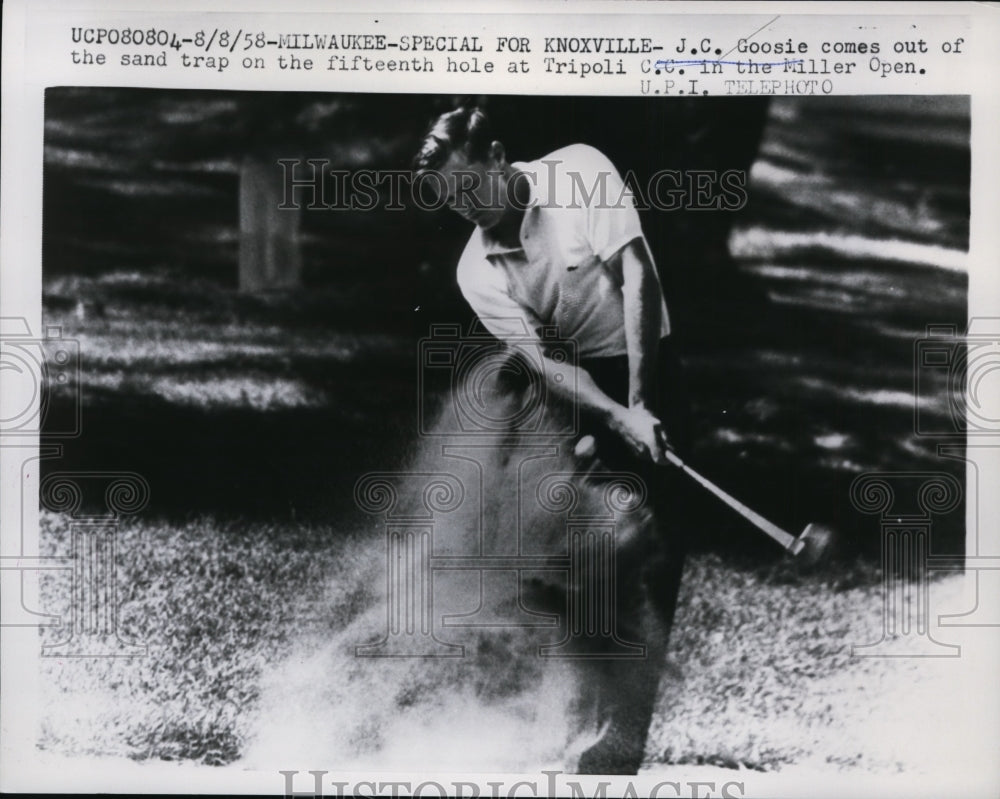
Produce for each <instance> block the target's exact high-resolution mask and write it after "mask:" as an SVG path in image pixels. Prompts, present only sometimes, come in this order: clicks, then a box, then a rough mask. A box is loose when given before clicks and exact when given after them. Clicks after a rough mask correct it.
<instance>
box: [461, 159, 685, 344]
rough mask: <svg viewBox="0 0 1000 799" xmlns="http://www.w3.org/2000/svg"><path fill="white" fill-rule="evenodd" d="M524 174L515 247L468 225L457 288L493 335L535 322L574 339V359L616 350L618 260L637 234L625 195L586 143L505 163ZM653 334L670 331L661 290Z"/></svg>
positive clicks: (619, 334) (532, 327)
mask: <svg viewBox="0 0 1000 799" xmlns="http://www.w3.org/2000/svg"><path fill="white" fill-rule="evenodd" d="M513 166H514V168H515V169H517V170H520V171H521V172H524V173H525V174H526V175H527V176H528V182H529V186H530V201H529V203H528V208H527V210H526V211H525V213H524V218H523V219H522V221H521V229H520V242H521V246H520V247H517V248H508V247H505V246H502V245H500V244H498V243H497V242H496V241H495V240H494V239H493V238H492V237H491V236H489V234H488V233H487V232H486V231H483V230H482V229H481V228H478V227H477V228H476V230H475V231H474V232H473V234H472V236H471V238H470V239H469V242H468V244H467V245H466V247H465V251H464V252H463V253H462V257H461V259H460V260H459V263H458V285H459V288H460V289H461V290H462V294H463V295H464V296H465V299H466V300H467V301H468V303H469V304H470V305H471V306H472V309H473V310H474V311H475V312H476V315H477V316H478V317H479V319H480V321H481V322H482V324H483V325H484V326H485V327H486V329H487V330H489V331H490V332H491V333H492V334H493V335H495V336H496V337H497V338H499V339H506V338H512V337H517V338H520V339H523V338H524V335H525V330H529V331H532V332H535V331H537V330H538V328H539V327H541V326H543V325H554V326H556V327H557V328H558V331H559V336H560V338H564V339H572V340H574V341H575V342H576V347H577V354H578V356H579V357H581V358H601V357H607V356H613V355H624V354H626V352H627V349H626V344H625V314H624V306H623V301H622V282H623V281H622V268H621V259H620V258H619V257H616V256H618V255H619V252H620V251H621V249H622V248H623V247H625V245H627V244H629V243H631V242H632V241H635V240H636V239H639V240H641V241H642V245H643V247H645V248H646V253H647V255H648V256H649V259H650V263H655V261H653V256H652V253H651V252H650V251H649V245H648V243H647V242H646V238H645V236H644V235H643V233H642V226H641V225H640V223H639V214H638V212H637V211H636V209H635V203H634V199H633V197H632V193H631V192H630V191H629V189H628V188H627V187H626V186H625V184H624V182H623V181H622V179H621V176H620V175H619V174H618V171H617V170H616V169H615V167H614V165H613V164H612V163H611V161H609V160H608V158H607V157H606V156H604V154H603V153H601V152H600V151H599V150H596V149H594V148H593V147H590V146H588V145H585V144H573V145H570V146H569V147H564V148H562V149H561V150H556V151H555V152H553V153H550V154H549V155H547V156H545V157H544V158H542V159H539V160H538V161H531V162H528V163H514V164H513ZM660 305H661V314H662V323H661V335H663V336H666V335H669V333H670V321H669V319H668V317H667V306H666V303H665V302H664V300H663V292H662V290H661V291H660Z"/></svg>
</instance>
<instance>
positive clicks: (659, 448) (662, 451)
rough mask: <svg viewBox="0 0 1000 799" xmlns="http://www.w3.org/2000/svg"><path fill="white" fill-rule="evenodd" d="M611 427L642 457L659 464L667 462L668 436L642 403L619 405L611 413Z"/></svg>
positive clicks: (658, 421)
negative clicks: (627, 406)
mask: <svg viewBox="0 0 1000 799" xmlns="http://www.w3.org/2000/svg"><path fill="white" fill-rule="evenodd" d="M611 429H612V430H613V431H614V432H615V433H617V434H618V435H619V436H621V438H622V440H623V441H624V442H625V443H626V444H628V446H629V448H630V449H631V450H632V451H633V452H635V454H636V455H638V456H639V457H640V458H646V459H647V460H651V461H653V463H658V464H664V463H666V462H667V455H666V452H667V436H666V433H665V432H664V431H663V425H662V424H661V422H660V420H659V419H657V418H656V417H655V416H654V415H653V414H652V413H650V412H649V411H648V410H647V409H646V408H644V407H642V406H641V405H635V406H633V407H631V408H625V407H623V406H619V408H618V409H616V410H615V411H614V412H613V413H612V414H611Z"/></svg>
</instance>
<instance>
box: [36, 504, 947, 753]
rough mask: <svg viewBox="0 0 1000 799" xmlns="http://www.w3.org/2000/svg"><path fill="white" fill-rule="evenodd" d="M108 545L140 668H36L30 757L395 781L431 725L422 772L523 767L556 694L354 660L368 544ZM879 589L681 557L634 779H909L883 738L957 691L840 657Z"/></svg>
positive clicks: (51, 599) (217, 529) (283, 530)
mask: <svg viewBox="0 0 1000 799" xmlns="http://www.w3.org/2000/svg"><path fill="white" fill-rule="evenodd" d="M70 528H71V525H70V523H69V520H68V519H66V518H65V517H62V516H60V515H56V514H51V513H47V514H45V515H44V516H43V522H42V540H43V541H45V542H46V543H47V549H48V551H49V552H50V553H56V552H60V551H66V550H67V549H68V547H69V540H68V539H69V535H70ZM119 537H120V538H119V540H120V546H119V553H120V557H119V571H118V589H119V592H120V597H121V626H120V634H121V637H122V638H123V639H124V640H127V641H133V642H142V643H145V644H146V645H147V646H148V654H147V655H146V656H145V657H136V658H118V659H108V658H43V660H42V669H43V676H44V685H45V690H44V696H45V712H44V716H45V724H44V732H43V736H42V741H41V745H42V747H43V748H44V749H47V750H50V751H54V752H59V753H64V754H72V755H83V754H87V755H119V756H121V755H127V756H128V757H130V758H133V759H137V760H146V759H159V760H182V761H194V762H197V763H202V764H206V765H222V764H226V763H231V762H234V761H238V760H240V759H241V758H243V757H245V756H247V755H248V753H250V754H253V753H254V752H256V753H257V755H256V756H257V757H258V758H260V757H262V756H264V755H262V754H261V752H262V751H263V752H265V753H268V754H269V756H271V757H275V756H277V755H276V753H275V750H274V748H273V743H274V738H275V736H276V735H277V736H279V737H280V738H282V739H284V740H285V744H286V752H287V754H288V757H292V753H291V752H288V750H287V746H288V742H289V741H290V740H293V741H295V744H294V753H295V754H296V755H298V756H299V757H301V758H303V759H304V760H306V761H307V762H312V763H313V764H315V763H317V762H322V763H331V762H333V763H336V764H338V765H340V764H345V766H346V765H347V764H355V763H361V764H364V763H365V762H368V761H366V760H365V758H366V757H368V758H371V759H372V760H371V761H370V762H374V763H386V760H389V761H390V763H389V764H391V758H392V757H393V755H394V754H395V755H396V756H401V750H403V749H404V748H406V749H407V751H409V753H410V754H412V751H411V750H412V748H413V740H414V738H415V737H419V736H420V735H421V734H428V731H429V730H430V731H432V732H433V733H434V734H435V735H436V736H437V737H433V736H432V737H433V740H434V745H433V747H432V749H431V750H429V751H428V752H426V753H424V756H425V757H430V758H434V757H437V755H435V754H433V753H440V752H444V751H453V752H454V751H457V752H461V753H462V757H463V760H461V761H460V762H462V763H466V764H468V762H469V759H470V758H472V765H473V766H474V765H475V759H474V758H475V756H477V755H478V756H481V757H482V758H483V764H482V765H483V767H486V766H488V765H489V764H490V763H493V764H494V765H496V764H497V763H499V764H500V765H506V766H511V765H514V766H516V765H519V764H520V765H522V766H525V765H530V761H529V758H530V756H537V752H538V751H539V749H538V743H539V741H542V740H544V738H543V736H542V732H545V731H546V730H545V729H543V726H542V722H543V721H546V720H545V719H542V718H539V717H538V716H537V715H536V707H538V706H541V703H543V702H544V701H546V698H548V699H549V701H551V697H552V696H555V695H557V693H556V694H550V693H547V691H549V690H550V689H551V687H552V686H551V685H550V684H548V683H544V682H536V679H541V680H542V681H544V680H545V679H546V678H545V675H544V674H543V675H541V676H540V677H539V673H538V669H539V668H540V665H539V663H537V662H535V663H532V664H529V666H530V668H529V666H525V664H526V663H528V661H529V660H531V658H528V660H526V659H525V658H526V656H525V654H524V652H519V651H516V647H517V641H516V640H511V639H509V638H505V637H504V636H503V635H497V634H496V633H491V634H490V636H489V637H488V640H489V641H490V644H489V646H483V645H480V646H479V648H477V649H475V650H474V654H473V656H472V657H470V658H469V659H468V662H461V663H460V662H448V663H447V664H446V667H444V666H440V665H439V664H434V663H431V664H428V662H427V661H422V660H416V661H414V660H411V659H407V660H404V661H395V662H392V663H386V662H385V661H371V660H364V661H358V660H355V659H354V658H352V657H351V656H350V650H351V648H352V646H353V645H354V644H357V643H364V642H366V641H368V640H372V635H373V633H374V634H376V636H377V634H378V628H379V624H380V621H381V619H382V614H383V613H384V611H383V610H382V606H381V605H380V603H379V602H378V598H379V597H378V594H379V587H378V581H377V580H372V579H371V575H372V574H378V573H379V568H378V564H379V557H380V552H381V549H380V547H381V543H380V541H379V539H378V537H377V536H375V537H373V536H370V535H368V534H366V532H365V531H364V530H359V531H356V533H355V534H354V535H346V536H345V534H344V531H343V530H334V529H331V528H318V527H309V526H304V525H302V526H297V525H291V526H290V525H283V526H281V527H275V526H272V525H267V524H252V523H251V524H233V523H220V522H218V521H216V520H213V519H211V518H199V519H196V520H192V521H190V522H189V523H187V524H184V525H172V524H162V523H161V524H156V523H150V522H146V521H142V520H138V519H137V520H133V521H129V522H125V523H123V524H122V526H121V529H120V532H119ZM373 568H374V571H373ZM878 578H879V573H878V570H877V569H876V568H875V567H873V566H871V565H868V564H866V563H864V562H862V561H859V562H857V563H855V564H854V565H853V567H851V568H848V569H843V570H838V571H836V572H829V571H828V572H826V573H814V574H803V573H801V572H798V571H795V570H791V569H789V568H788V566H787V565H785V564H783V563H782V562H775V563H773V564H770V565H760V566H757V567H756V568H747V566H746V565H745V564H740V563H736V562H732V561H727V560H725V559H723V558H721V557H719V556H718V555H713V554H701V555H697V556H695V557H694V558H693V559H692V560H691V562H690V563H689V566H688V569H687V573H686V577H685V583H684V588H683V590H682V598H681V605H680V608H679V610H678V618H677V624H676V627H675V631H674V639H673V644H672V647H671V656H670V660H669V663H668V664H665V666H666V668H665V675H666V676H665V680H664V688H663V692H662V695H661V698H660V708H659V711H658V713H657V715H656V719H655V721H654V726H653V729H652V731H651V735H650V742H649V747H648V753H647V758H648V762H647V767H656V766H658V765H662V764H708V765H716V766H723V767H727V768H740V767H742V768H749V769H755V770H761V771H773V770H780V769H782V768H785V767H788V766H791V765H794V764H801V763H803V762H806V763H810V762H811V763H818V764H821V765H823V766H824V767H827V768H841V769H864V770H868V771H874V772H878V773H883V772H888V773H892V772H895V771H897V770H904V769H912V768H922V767H926V766H927V763H926V762H924V761H923V760H920V761H915V760H914V759H913V758H912V756H910V755H908V753H907V751H906V750H905V748H902V747H900V748H893V746H892V745H891V741H892V739H893V735H895V736H896V737H897V738H898V737H899V735H900V734H901V733H905V732H906V731H907V725H909V724H910V723H911V722H912V718H911V714H912V713H913V712H914V700H919V699H920V698H922V697H924V698H926V697H928V696H930V695H931V694H929V693H928V692H930V691H931V690H932V689H933V691H936V692H938V693H939V694H940V693H941V692H947V691H949V690H952V689H953V686H952V685H951V684H950V683H949V680H948V677H947V674H942V673H934V672H928V671H927V665H928V664H927V663H921V662H919V661H914V660H912V659H895V660H894V659H880V660H873V659H865V658H852V657H851V656H850V646H851V645H852V644H864V643H868V642H871V641H874V640H877V639H878V637H879V634H880V632H881V617H880V610H881V588H880V582H879V579H878ZM956 585H957V584H956V583H955V581H954V578H951V579H949V580H944V581H937V582H936V583H935V586H936V587H935V590H936V591H938V592H944V593H945V594H947V595H949V596H952V600H951V601H954V596H953V595H954V594H955V592H956ZM68 588H69V586H68V578H65V577H64V578H61V579H57V578H48V579H47V580H46V581H45V583H44V584H43V590H44V595H45V606H46V607H53V608H59V609H60V610H61V611H62V612H65V611H66V607H67V601H68ZM43 637H44V639H46V640H48V641H49V642H51V641H54V640H57V639H58V633H57V631H54V630H48V631H46V632H45V633H44V636H43ZM484 640H485V639H484ZM518 658H520V660H518ZM526 668H529V670H527V671H526V670H525V669H526ZM901 683H902V684H904V685H905V690H900V684H901ZM498 685H499V686H500V687H499V688H498ZM543 685H548V688H547V689H544V690H543ZM894 685H895V686H896V688H895V689H893V686H894ZM504 686H505V687H504ZM901 697H902V698H908V700H910V701H908V702H906V703H900V702H899V700H900V698H901ZM459 699H461V701H459ZM893 702H896V703H897V704H896V705H895V706H893V704H892V703H893ZM536 703H538V704H536ZM279 707H280V708H281V710H280V711H279V710H278V709H277V708H279ZM418 711H419V712H418ZM888 711H892V712H888ZM954 712H955V711H954V710H953V711H952V714H953V715H954ZM400 719H403V721H400ZM470 719H473V720H475V721H477V722H479V723H481V722H482V720H483V719H491V720H492V722H491V728H492V729H493V731H494V733H495V740H494V738H493V737H491V736H487V738H486V740H487V741H489V742H490V749H489V751H488V752H480V751H477V750H475V748H474V747H473V748H472V750H470V747H469V745H468V743H467V742H466V743H463V742H462V741H461V740H457V735H458V733H457V732H456V729H463V728H462V727H461V722H463V721H465V722H468V721H469V720H470ZM547 721H548V722H551V721H552V719H551V718H549V719H548V720H547ZM390 722H391V723H390ZM503 725H506V728H505V727H504V726H503ZM872 725H876V727H877V728H878V729H882V730H883V732H884V736H883V737H882V738H881V739H880V743H879V744H878V745H876V746H871V745H870V743H871V739H872V736H871V735H868V736H867V740H868V741H869V744H865V745H862V744H861V743H860V742H859V741H860V740H861V739H862V736H859V730H861V729H872ZM877 725H881V727H878V726H877ZM515 730H516V737H515V736H514V731H515ZM533 731H534V732H535V733H536V734H535V737H534V738H533V737H532V734H533ZM467 733H468V730H464V732H463V733H462V735H465V734H467ZM373 735H374V736H375V737H374V738H372V737H371V736H373ZM261 736H263V739H264V740H265V741H267V740H268V739H270V743H268V744H262V743H261V742H260V741H259V740H258V739H260V738H261ZM907 740H909V738H907ZM405 741H409V742H410V743H409V745H408V746H406V747H404V742H405ZM505 741H506V743H505ZM526 742H531V743H530V746H529V745H528V744H527V743H526ZM449 744H451V745H452V746H457V747H458V749H451V750H449ZM262 747H263V748H262ZM504 747H506V748H504ZM310 757H311V758H313V759H312V760H309V758H310ZM491 758H492V760H491ZM505 758H506V759H505ZM518 758H520V759H518ZM428 762H437V761H435V760H433V759H432V760H430V761H427V760H425V761H424V763H425V764H426V763H428ZM444 762H447V760H445V761H444ZM387 765H388V764H387Z"/></svg>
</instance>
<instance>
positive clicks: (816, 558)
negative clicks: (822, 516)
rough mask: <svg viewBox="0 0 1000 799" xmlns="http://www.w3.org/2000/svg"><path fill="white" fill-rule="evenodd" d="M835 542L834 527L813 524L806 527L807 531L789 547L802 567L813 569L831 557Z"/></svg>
mask: <svg viewBox="0 0 1000 799" xmlns="http://www.w3.org/2000/svg"><path fill="white" fill-rule="evenodd" d="M835 541H836V532H835V531H834V529H833V528H832V527H828V526H827V525H825V524H817V523H815V522H813V523H810V524H808V525H806V529H805V530H803V531H802V534H801V535H800V536H799V537H798V538H796V539H795V541H794V542H793V543H792V545H791V546H789V547H788V551H789V552H791V553H792V554H793V555H794V556H795V559H796V561H798V562H799V563H800V564H801V565H802V566H807V567H812V566H815V565H817V564H818V563H819V562H820V561H822V560H825V559H826V558H827V557H828V556H829V554H830V553H831V552H832V550H833V545H834V542H835Z"/></svg>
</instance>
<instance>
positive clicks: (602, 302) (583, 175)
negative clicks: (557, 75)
mask: <svg viewBox="0 0 1000 799" xmlns="http://www.w3.org/2000/svg"><path fill="white" fill-rule="evenodd" d="M414 167H415V170H416V174H417V177H418V178H419V176H420V175H421V174H422V173H428V172H435V173H436V175H435V178H436V182H437V183H438V184H439V185H440V187H441V190H444V191H447V197H446V201H447V204H448V206H449V207H450V208H451V209H452V210H454V211H455V212H456V213H458V214H459V215H461V216H462V217H463V218H465V219H467V220H468V221H470V222H473V223H474V224H475V225H476V229H475V230H474V231H473V233H472V235H471V237H470V238H469V241H468V244H467V245H466V247H465V250H464V252H463V254H462V256H461V259H460V261H459V264H458V285H459V287H460V289H461V291H462V294H463V295H464V297H465V299H466V300H467V301H468V303H469V304H470V305H471V307H472V309H473V310H474V311H475V313H476V315H477V316H478V317H479V319H480V321H481V323H482V325H483V326H484V327H485V328H486V329H488V330H489V331H490V332H491V333H492V334H493V335H495V336H496V337H497V338H498V339H500V340H505V339H514V338H516V339H517V340H518V342H519V343H523V342H524V340H525V335H526V331H527V335H528V336H529V337H530V336H538V339H539V348H540V349H541V350H542V351H543V352H544V342H543V341H542V339H541V335H540V333H539V331H540V329H541V328H542V327H547V326H555V327H556V328H557V330H558V333H559V337H560V338H562V339H571V340H573V341H575V344H576V351H577V355H578V363H577V364H572V363H556V362H555V361H554V360H552V359H546V361H545V363H544V375H545V379H546V384H547V387H548V389H549V390H550V391H551V392H552V393H554V394H556V395H559V396H563V397H565V398H566V399H568V400H570V401H572V402H574V403H575V404H576V406H577V407H578V408H579V409H580V411H581V417H582V419H583V420H584V424H585V425H586V426H588V427H589V429H590V430H592V431H593V433H594V434H595V437H596V438H597V440H598V452H599V454H600V457H601V460H602V461H604V463H605V464H606V465H607V466H609V467H610V468H615V469H626V470H628V471H631V472H635V473H637V474H639V475H640V477H642V478H643V479H644V480H645V481H646V485H647V489H648V490H647V496H649V497H651V498H652V499H653V508H654V513H653V515H652V519H653V522H651V524H650V528H651V529H650V530H649V531H648V534H647V535H646V536H644V538H645V544H644V546H643V548H642V549H641V551H640V550H637V551H635V552H633V553H631V555H630V553H620V554H619V558H618V565H619V572H620V574H619V579H618V584H619V585H620V586H623V588H622V590H621V591H620V593H622V594H623V595H624V596H623V597H622V598H621V600H620V602H619V606H618V608H617V610H618V612H619V618H618V622H619V632H620V633H622V635H623V637H624V638H626V639H628V638H630V637H631V636H639V635H646V636H648V634H649V623H648V622H649V620H648V619H646V618H644V614H646V613H647V611H646V608H647V606H648V607H650V608H651V609H652V613H653V614H654V615H655V616H656V617H657V621H658V625H659V629H660V633H661V634H660V635H659V636H658V639H657V642H652V641H645V643H647V645H648V646H647V651H648V653H649V656H648V657H647V658H646V659H645V660H644V661H642V662H636V661H623V660H607V661H604V662H602V663H600V664H597V665H594V666H593V667H592V668H593V670H592V672H591V677H590V678H588V679H590V680H591V681H592V686H591V687H592V689H593V691H594V692H595V693H597V694H599V700H600V701H599V704H600V705H601V706H602V708H603V709H602V713H603V714H604V716H605V718H604V719H603V720H602V721H601V729H602V733H603V734H602V735H601V736H600V738H599V740H597V741H596V742H595V743H593V744H592V745H591V746H589V748H588V749H586V751H584V752H583V753H582V755H581V757H580V760H579V763H578V767H577V770H578V771H580V772H583V773H635V771H636V770H637V769H638V767H639V765H640V763H641V760H642V757H643V748H644V746H645V739H646V734H647V730H648V727H649V723H650V720H651V717H652V712H653V704H654V700H655V697H656V690H657V685H658V680H659V676H660V670H661V668H662V665H663V664H662V663H661V662H660V660H661V659H662V655H663V652H664V649H665V646H666V639H667V636H668V635H669V631H670V626H671V624H672V621H673V615H674V608H675V605H676V599H677V592H678V588H679V585H680V577H681V571H682V567H683V559H684V547H683V546H682V542H681V540H680V538H681V536H680V535H679V533H678V532H677V531H673V530H670V529H668V528H667V526H666V525H665V521H666V518H667V516H668V515H667V514H666V513H665V512H664V511H665V504H666V501H667V499H668V497H671V495H672V494H674V492H673V490H672V489H671V490H668V488H667V486H666V484H665V478H666V476H667V471H668V470H667V469H666V468H663V467H662V464H665V463H666V458H665V452H666V450H667V448H668V447H673V448H675V449H678V450H680V451H681V452H682V453H683V452H684V450H685V440H684V437H685V432H686V430H685V427H686V425H685V424H684V422H683V408H684V398H683V392H682V389H681V385H680V373H679V369H678V368H677V361H676V358H675V356H674V354H673V351H672V348H671V346H670V344H671V339H670V319H669V316H668V313H667V305H666V302H665V300H664V297H663V292H662V290H661V287H660V282H659V279H658V276H657V271H656V268H655V265H654V261H653V257H652V254H651V253H650V250H649V246H648V244H647V242H646V238H645V236H644V235H643V231H642V227H641V225H640V222H639V216H638V213H637V211H636V209H635V207H634V203H633V200H632V196H631V194H630V192H629V191H628V190H627V188H626V186H625V185H624V183H623V181H622V178H621V176H620V175H619V173H618V171H617V170H616V169H615V167H614V165H613V164H612V163H611V162H610V161H609V160H608V159H607V158H606V157H605V156H604V155H603V154H602V153H601V152H599V151H598V150H596V149H594V148H593V147H590V146H588V145H585V144H574V145H571V146H568V147H565V148H563V149H560V150H557V151H555V152H553V153H550V154H549V155H547V156H545V157H544V158H541V159H539V160H538V161H531V162H511V161H509V160H508V158H507V154H506V152H505V151H504V147H503V145H502V144H501V142H500V141H498V140H496V138H495V137H494V133H493V132H492V131H491V130H490V125H489V121H488V119H487V117H486V115H485V114H484V113H483V112H482V111H481V110H479V109H477V108H469V107H466V108H459V109H457V110H455V111H451V112H449V113H446V114H443V115H442V116H440V117H439V118H438V119H437V120H436V121H435V122H434V124H433V125H432V126H431V128H430V130H429V132H428V134H427V136H426V137H425V139H424V141H423V143H422V146H421V148H420V151H419V153H418V155H417V157H416V159H415V161H414ZM434 182H435V181H430V180H428V181H427V183H428V184H431V183H434ZM631 640H637V638H635V637H632V638H631Z"/></svg>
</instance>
